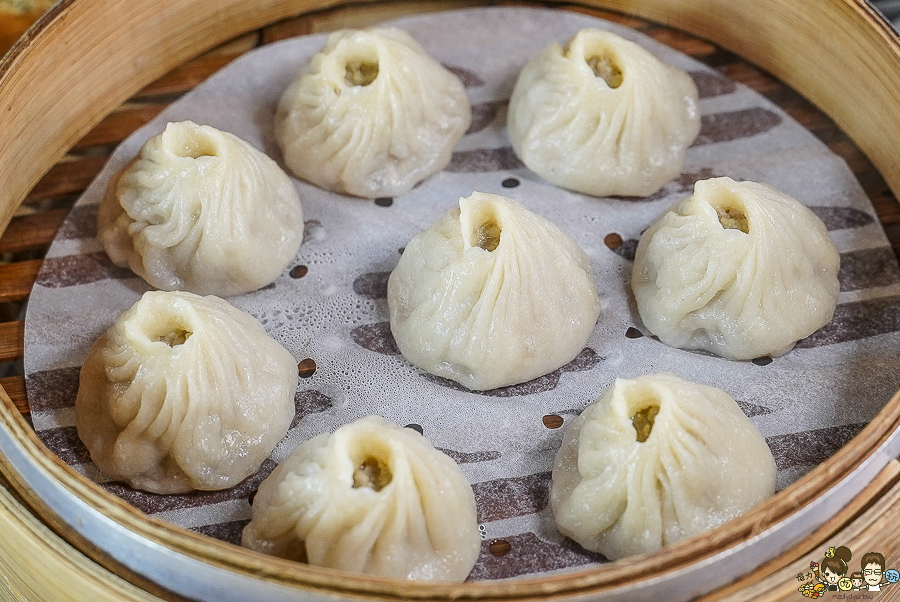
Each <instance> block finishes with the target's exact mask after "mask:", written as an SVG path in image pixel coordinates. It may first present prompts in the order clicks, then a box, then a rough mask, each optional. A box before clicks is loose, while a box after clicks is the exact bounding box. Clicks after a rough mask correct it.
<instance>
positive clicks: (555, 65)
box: [507, 29, 700, 196]
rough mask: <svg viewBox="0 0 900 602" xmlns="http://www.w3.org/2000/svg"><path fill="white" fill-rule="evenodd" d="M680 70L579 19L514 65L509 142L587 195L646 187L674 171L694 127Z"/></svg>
mask: <svg viewBox="0 0 900 602" xmlns="http://www.w3.org/2000/svg"><path fill="white" fill-rule="evenodd" d="M697 99H698V93H697V87H696V85H694V82H693V80H692V79H691V78H690V76H689V75H687V74H686V73H684V72H683V71H681V70H679V69H676V68H675V67H672V66H669V65H667V64H665V63H663V62H662V61H660V60H659V59H657V58H656V57H655V56H653V55H652V54H651V53H650V52H648V51H647V50H645V49H643V48H642V47H640V46H638V45H637V44H635V43H634V42H630V41H628V40H626V39H624V38H622V37H620V36H618V35H616V34H613V33H610V32H607V31H603V30H600V29H584V30H582V31H580V32H579V33H578V34H577V35H576V36H575V37H574V38H572V39H571V40H570V41H569V43H568V44H567V45H566V46H565V47H561V46H560V45H559V44H555V43H554V44H551V45H549V46H547V47H546V48H544V49H543V50H542V51H541V52H540V53H538V54H537V55H536V56H535V57H534V58H533V59H532V60H531V61H530V62H529V63H528V64H527V65H526V66H525V68H524V69H522V71H521V73H520V74H519V77H518V80H517V81H516V84H515V87H514V89H513V92H512V97H511V98H510V101H509V113H508V115H507V129H508V131H509V137H510V140H511V141H512V146H513V149H514V150H515V152H516V154H517V155H518V156H519V158H520V159H521V160H522V162H523V163H525V165H526V166H527V167H528V168H529V169H531V170H532V171H534V172H535V173H537V174H538V175H539V176H541V177H542V178H544V179H545V180H547V181H549V182H551V183H553V184H556V185H557V186H561V187H563V188H567V189H569V190H574V191H576V192H581V193H584V194H589V195H592V196H610V195H618V196H647V195H650V194H653V193H654V192H656V191H657V190H659V188H661V187H662V185H663V184H665V183H666V182H668V181H669V180H671V179H672V178H674V177H675V176H677V175H678V174H679V173H680V172H681V168H682V166H683V164H684V156H685V151H686V149H687V147H688V146H690V144H691V143H692V142H693V141H694V139H695V138H696V137H697V134H698V133H699V132H700V111H699V108H698V104H697V103H698V100H697Z"/></svg>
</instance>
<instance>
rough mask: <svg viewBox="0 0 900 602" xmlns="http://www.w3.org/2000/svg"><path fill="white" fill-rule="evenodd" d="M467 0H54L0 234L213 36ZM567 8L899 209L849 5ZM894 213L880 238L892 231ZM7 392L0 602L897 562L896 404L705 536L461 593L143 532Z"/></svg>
mask: <svg viewBox="0 0 900 602" xmlns="http://www.w3.org/2000/svg"><path fill="white" fill-rule="evenodd" d="M474 4H478V2H473V1H469V0H457V1H453V2H442V3H436V2H435V3H429V2H417V3H407V4H404V3H399V2H388V3H384V2H381V3H375V2H357V3H354V4H353V5H350V4H348V3H343V2H341V1H340V0H252V1H248V0H240V1H239V0H220V1H218V2H215V3H212V2H202V1H201V0H158V1H155V2H153V3H149V2H134V1H130V0H78V1H77V2H75V1H74V0H64V1H63V2H60V3H59V4H58V5H56V6H55V7H54V8H52V9H51V10H50V11H49V12H48V13H47V14H46V15H44V17H42V18H41V19H40V20H39V22H38V23H37V24H36V26H35V27H33V28H32V29H31V30H29V32H28V33H27V34H26V35H25V36H24V37H23V38H22V39H20V40H19V42H18V43H17V44H16V45H15V46H14V48H13V50H12V51H11V52H10V53H8V54H7V55H6V56H5V57H4V59H3V60H2V62H0V115H2V119H3V127H2V128H0V191H2V192H0V230H5V229H6V228H7V227H8V226H9V224H10V221H11V219H12V218H13V216H14V214H15V213H16V211H17V209H18V208H19V206H20V205H21V203H22V202H23V200H24V199H25V198H26V196H27V195H28V193H29V191H30V190H31V189H32V188H33V187H34V186H35V185H36V184H37V183H38V182H39V180H40V179H41V178H42V177H43V176H44V175H45V174H46V173H47V172H48V171H49V170H50V169H51V167H53V166H54V165H56V164H57V162H58V161H60V159H61V158H63V156H64V155H65V154H66V152H67V151H68V150H69V149H71V148H72V147H73V145H75V144H76V143H77V142H78V141H79V140H80V139H82V137H83V136H85V134H87V133H88V132H89V131H91V130H92V129H93V128H94V127H95V126H97V124H98V123H100V122H101V120H103V119H104V117H106V116H107V115H108V114H110V113H111V112H112V111H113V110H114V109H115V108H116V107H118V106H119V105H120V104H121V103H122V102H124V101H125V100H126V99H128V98H129V97H131V96H132V95H133V94H135V93H136V92H138V91H139V90H141V89H142V88H143V87H144V86H146V85H148V84H150V83H151V82H153V81H154V80H157V79H158V78H160V77H161V76H163V75H164V74H166V73H168V72H170V71H171V70H172V69H174V68H176V67H178V66H179V65H182V64H183V63H184V62H186V61H187V60H189V59H190V58H192V57H195V56H197V55H199V54H200V53H202V52H204V51H206V50H208V49H210V48H213V47H214V46H216V45H218V44H221V43H223V42H224V41H226V40H229V39H232V38H235V37H237V36H240V35H242V34H244V33H247V32H250V31H254V30H256V29H259V28H261V27H263V26H265V25H268V24H271V23H275V22H277V21H279V20H282V19H286V18H289V17H294V16H297V15H301V14H307V13H312V12H316V11H323V10H330V11H333V12H334V14H335V15H336V17H335V20H334V25H335V27H338V26H347V25H365V24H368V23H371V22H374V21H378V20H381V19H383V18H388V17H392V16H397V15H400V14H406V13H412V12H425V11H434V10H441V9H444V8H458V7H461V6H470V5H474ZM568 6H569V7H570V8H572V6H571V5H568ZM574 8H575V9H576V10H588V11H591V10H596V9H603V10H612V11H617V12H619V13H622V14H627V15H634V16H636V17H638V18H641V19H647V20H650V21H654V22H658V23H661V24H664V25H667V26H671V27H674V28H678V29H681V30H684V31H686V32H689V33H690V34H693V35H696V36H698V37H700V38H703V39H706V40H709V41H711V42H713V43H715V44H717V45H719V46H721V47H723V48H725V49H728V50H730V51H732V52H734V53H736V54H737V55H739V56H741V57H743V58H745V59H747V60H748V61H750V62H752V63H755V64H757V65H759V66H760V67H762V68H763V69H765V70H767V71H769V72H770V73H772V74H773V75H775V76H776V77H777V78H779V79H780V80H782V81H783V82H785V83H786V84H787V85H788V86H790V87H792V88H794V89H795V90H797V91H798V92H800V93H801V94H802V95H803V96H805V97H806V98H807V99H809V100H810V101H812V102H813V103H814V104H815V105H817V106H818V107H819V108H820V109H821V110H822V111H823V112H824V113H825V114H827V115H828V116H829V117H830V118H831V119H833V120H834V122H835V123H836V124H837V125H838V126H839V127H840V128H841V129H842V130H843V131H844V132H846V133H847V134H848V135H849V137H850V138H851V139H852V141H853V142H854V143H855V144H856V146H858V147H859V149H861V150H862V151H863V152H864V153H865V155H866V156H867V157H868V159H869V160H870V161H871V163H872V164H873V165H874V166H875V168H876V169H877V170H878V172H880V174H881V176H882V177H883V178H884V181H885V182H886V183H887V185H888V186H889V188H890V190H891V191H892V192H893V194H894V195H895V196H900V156H898V153H896V151H895V149H894V148H893V145H892V144H891V143H890V141H892V140H897V139H900V39H898V37H897V35H896V33H895V32H894V31H893V30H892V29H891V27H890V25H889V24H888V23H886V22H885V21H884V20H883V18H882V17H881V16H880V15H879V14H877V13H876V12H875V11H874V9H872V8H871V7H870V6H869V5H867V4H866V3H865V2H864V0H790V1H788V0H729V1H725V0H678V1H674V0H640V1H638V0H584V1H583V2H582V3H581V5H580V6H575V7H574ZM863 92H864V93H863ZM894 204H895V205H896V202H894ZM893 211H894V212H895V213H897V215H895V216H894V217H895V218H896V219H895V220H894V221H893V222H890V223H889V224H888V228H889V235H890V234H891V231H890V229H891V228H897V227H898V226H897V224H898V223H900V208H895V209H893ZM882 221H885V220H884V219H883V220H882ZM888 221H890V220H888ZM892 224H893V225H892ZM898 238H900V236H894V237H892V241H894V245H895V250H898V244H897V239H898ZM17 337H18V338H17ZM16 344H18V345H19V346H21V334H20V333H18V332H11V333H6V332H4V333H0V346H2V345H16ZM0 382H2V383H3V384H4V385H5V386H6V388H9V387H10V386H11V383H10V381H8V380H6V379H4V380H2V381H0ZM11 394H13V395H21V392H17V391H11V390H9V391H8V390H6V389H3V388H0V399H2V401H3V404H2V405H0V474H2V479H0V483H2V484H3V485H4V487H2V488H0V581H3V583H0V598H4V596H3V594H4V591H5V590H4V589H3V588H4V586H6V588H7V590H9V591H11V592H13V593H14V594H15V593H17V592H18V593H19V594H20V596H21V597H22V598H24V599H28V600H33V599H44V600H160V599H164V600H181V599H196V600H216V601H231V600H234V601H238V600H262V599H265V600H359V599H369V600H397V599H417V600H435V601H437V600H450V599H459V598H464V599H472V600H479V601H488V600H491V601H501V600H527V599H535V600H536V599H541V600H546V599H549V600H571V601H575V600H585V601H587V600H592V601H593V600H596V601H600V600H613V599H628V600H651V599H653V600H659V599H665V600H688V599H694V598H697V597H698V596H700V597H702V598H703V599H705V600H720V599H725V598H728V599H735V600H738V599H754V600H758V599H760V598H762V599H768V600H782V599H794V598H796V597H797V596H799V595H800V594H799V593H798V592H797V589H796V588H797V585H796V580H795V579H794V576H795V575H796V574H797V573H798V572H802V570H803V568H804V565H806V563H807V562H808V560H809V558H810V557H813V556H815V555H818V554H819V549H820V548H821V546H822V545H823V544H827V542H829V541H832V540H836V539H840V542H841V544H843V545H848V546H850V547H851V548H852V549H854V550H856V549H862V548H868V547H870V546H871V547H872V548H873V549H875V548H877V549H880V550H883V551H884V552H887V553H886V557H887V560H888V565H889V566H894V565H895V564H896V563H897V562H898V561H900V534H897V533H895V531H896V529H893V528H889V527H892V526H893V524H894V523H895V521H896V520H897V518H898V517H900V463H898V462H897V460H896V458H897V457H898V456H900V428H898V427H900V393H898V395H895V396H894V397H893V399H892V400H891V401H890V402H889V403H888V404H887V405H886V407H885V408H884V409H883V410H882V411H881V412H880V413H879V414H878V416H877V417H876V418H875V419H874V420H872V422H871V423H870V424H869V425H868V426H867V427H866V428H865V429H864V430H863V431H862V432H861V433H860V434H859V435H857V436H856V437H855V438H854V439H853V440H852V441H851V442H850V443H849V444H847V445H845V446H844V447H843V448H842V449H840V450H839V451H838V452H837V453H835V454H834V455H833V456H832V457H831V458H830V459H829V460H827V461H826V462H824V463H823V464H821V465H820V466H819V467H817V468H816V469H814V470H813V471H812V472H810V473H809V474H807V475H806V476H805V477H803V478H801V479H800V480H799V481H798V482H796V483H795V484H793V485H791V486H790V487H788V488H787V489H785V490H784V491H782V492H780V493H779V494H777V495H776V496H774V497H773V498H771V499H770V500H768V501H767V502H765V503H763V504H761V505H760V506H759V507H757V508H755V509H754V510H752V511H751V512H749V513H747V514H745V515H744V516H742V517H740V518H739V519H736V520H734V521H731V522H730V523H728V524H726V525H724V526H722V527H720V528H718V529H716V530H714V531H712V532H710V533H708V534H705V535H702V536H699V537H696V538H693V539H690V540H687V541H683V542H680V543H678V544H676V545H672V546H669V547H667V548H664V549H662V550H660V551H658V552H655V553H652V554H649V555H645V556H639V557H634V558H627V559H624V560H622V561H618V562H614V563H611V564H608V565H604V566H602V567H600V568H594V569H588V570H582V571H575V572H570V573H566V574H563V575H560V574H556V575H547V576H543V577H540V578H523V579H518V580H509V581H499V582H473V583H465V584H461V585H434V584H421V583H407V582H399V581H393V580H387V579H376V578H368V577H362V576H356V575H347V574H342V573H338V572H335V571H330V570H326V569H320V568H316V567H309V566H305V565H298V564H294V563H290V562H287V561H282V560H279V559H273V558H268V557H263V556H261V555H257V554H255V553H252V552H249V551H246V550H242V549H240V548H237V547H235V546H231V545H228V544H225V543H222V542H218V541H215V540H212V539H209V538H205V537H202V536H200V535H197V534H195V533H192V532H188V531H186V530H182V529H180V528H177V527H172V526H171V525H168V524H166V523H163V522H162V521H158V520H155V519H152V518H147V517H146V516H144V515H143V514H141V513H140V512H138V511H137V510H135V509H133V508H132V507H131V506H129V505H127V504H126V503H124V502H123V501H121V500H120V499H118V498H116V497H114V496H112V495H110V494H108V493H106V492H104V491H103V490H101V489H100V488H99V487H97V486H95V485H93V484H92V483H90V482H88V481H87V480H85V479H84V478H82V477H81V476H80V475H78V474H77V473H75V471H73V470H72V469H71V468H69V467H68V466H67V465H65V464H64V463H63V462H61V461H60V460H59V459H58V458H56V457H55V456H53V455H52V454H51V453H50V452H48V451H47V450H46V448H44V446H43V445H42V444H41V443H40V442H39V440H38V439H37V437H36V435H35V434H34V431H33V430H32V429H31V427H30V426H29V424H28V422H27V420H26V419H25V418H24V417H23V415H22V413H21V412H20V411H19V410H18V409H17V408H16V405H15V404H14V402H13V401H12V398H11ZM895 551H896V552H895ZM893 595H894V594H893V593H890V592H888V593H885V594H883V596H884V599H888V596H890V597H893ZM4 599H5V598H4Z"/></svg>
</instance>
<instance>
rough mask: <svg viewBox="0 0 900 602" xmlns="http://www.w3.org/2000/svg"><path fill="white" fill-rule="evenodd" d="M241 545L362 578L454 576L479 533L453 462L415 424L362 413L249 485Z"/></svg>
mask: <svg viewBox="0 0 900 602" xmlns="http://www.w3.org/2000/svg"><path fill="white" fill-rule="evenodd" d="M241 544H242V545H243V546H245V547H248V548H250V549H252V550H256V551H258V552H262V553H265V554H270V555H274V556H279V557H282V558H288V559H291V560H299V561H303V562H308V563H309V564H312V565H316V566H325V567H330V568H335V569H340V570H344V571H349V572H354V573H360V574H365V575H377V576H381V577H392V578H396V579H412V580H420V581H456V582H461V581H463V580H465V578H466V577H467V576H468V574H469V572H470V571H471V570H472V567H473V566H474V565H475V561H476V560H477V559H478V555H479V553H480V551H481V536H480V533H479V530H478V522H477V519H476V514H475V496H474V494H473V492H472V487H471V485H469V482H468V481H467V480H466V478H465V476H464V475H463V473H462V471H461V470H460V469H459V466H457V464H456V462H454V461H453V460H452V459H451V458H450V457H449V456H447V455H446V454H444V453H443V452H441V451H439V450H436V449H435V448H434V447H433V446H432V445H431V443H430V442H429V441H428V440H427V439H426V438H425V437H423V436H422V435H420V434H419V433H418V432H417V431H414V430H412V429H408V428H403V427H400V426H398V425H396V424H392V423H389V422H386V421H385V420H383V419H381V418H379V417H378V416H369V417H366V418H362V419H360V420H357V421H356V422H353V423H351V424H348V425H345V426H343V427H341V428H339V429H337V430H336V431H335V432H334V433H330V434H329V433H326V434H322V435H319V436H317V437H314V438H313V439H310V440H309V441H307V442H305V443H303V444H301V445H300V446H299V447H298V448H297V449H296V450H295V451H294V452H293V453H292V454H291V455H290V457H288V458H287V459H286V460H285V461H284V462H282V463H281V464H279V465H278V467H277V468H276V469H275V470H274V471H273V472H272V474H271V475H269V477H268V478H267V479H266V480H265V481H263V483H262V484H261V485H260V486H259V491H258V492H257V494H256V497H255V498H254V499H253V516H252V519H251V520H250V523H249V524H248V525H247V526H246V527H245V528H244V533H243V540H242V542H241Z"/></svg>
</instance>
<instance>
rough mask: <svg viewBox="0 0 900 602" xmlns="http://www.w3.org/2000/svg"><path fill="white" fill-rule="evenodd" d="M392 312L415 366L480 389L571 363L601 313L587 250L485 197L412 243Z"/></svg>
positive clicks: (391, 293)
mask: <svg viewBox="0 0 900 602" xmlns="http://www.w3.org/2000/svg"><path fill="white" fill-rule="evenodd" d="M388 307H389V309H390V317H391V332H392V333H393V335H394V338H395V340H396V341H397V345H398V347H399V348H400V351H401V352H402V353H403V355H404V357H406V359H408V360H409V361H410V362H412V363H413V364H415V365H416V366H418V367H420V368H422V369H423V370H425V371H427V372H430V373H432V374H436V375H438V376H442V377H444V378H449V379H451V380H455V381H456V382H458V383H460V384H462V385H464V386H466V387H468V388H469V389H474V390H486V389H494V388H497V387H503V386H508V385H513V384H517V383H521V382H525V381H528V380H531V379H533V378H537V377H539V376H542V375H544V374H547V373H548V372H552V371H553V370H555V369H557V368H559V367H560V366H563V365H564V364H566V363H567V362H569V361H571V360H572V359H573V358H574V357H575V356H576V355H577V354H578V353H579V352H580V351H581V350H582V349H583V348H584V345H585V343H586V342H587V339H588V337H589V336H590V335H591V333H592V331H593V329H594V325H595V324H596V322H597V316H598V315H599V313H600V302H599V299H598V297H597V289H596V287H595V285H594V277H593V272H592V269H591V266H590V263H589V260H588V258H587V255H585V253H584V251H582V250H581V248H580V247H579V246H578V244H577V243H576V242H575V241H573V240H572V239H571V238H569V236H568V235H566V234H565V233H564V232H562V230H560V229H559V228H558V227H556V225H554V224H553V223H551V222H550V221H548V220H546V219H544V218H543V217H541V216H539V215H536V214H535V213H532V212H531V211H529V210H528V209H527V208H525V207H524V206H522V205H521V204H519V203H517V202H515V201H513V200H512V199H509V198H506V197H502V196H498V195H492V194H484V193H479V192H476V193H474V194H472V196H470V197H467V198H462V199H460V200H459V209H455V210H452V211H450V212H449V213H447V215H445V216H444V217H443V218H442V219H440V220H439V221H437V222H435V223H434V224H433V225H431V226H430V227H429V228H428V229H426V230H425V231H424V232H422V233H420V234H418V235H417V236H415V237H414V238H413V239H412V240H411V241H410V242H409V244H407V245H406V248H405V250H404V251H403V255H402V256H401V258H400V261H399V262H398V264H397V267H396V268H395V269H394V271H393V272H392V273H391V276H390V278H389V279H388Z"/></svg>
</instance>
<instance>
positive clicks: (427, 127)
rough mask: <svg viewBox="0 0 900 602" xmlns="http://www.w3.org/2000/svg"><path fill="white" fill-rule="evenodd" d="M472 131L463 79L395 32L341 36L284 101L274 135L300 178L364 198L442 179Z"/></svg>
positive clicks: (328, 45) (334, 38)
mask: <svg viewBox="0 0 900 602" xmlns="http://www.w3.org/2000/svg"><path fill="white" fill-rule="evenodd" d="M470 122H471V107H470V106H469V100H468V97H467V96H466V91H465V88H464V87H463V84H462V82H461V81H460V79H459V78H458V77H457V76H456V75H454V74H453V73H451V72H450V71H449V70H447V69H446V68H444V67H443V66H442V65H441V64H439V63H438V62H437V61H435V60H434V59H433V58H431V57H430V56H429V55H428V54H427V53H426V52H425V50H424V49H423V48H422V47H421V46H420V45H419V43H418V42H416V41H415V39H413V37H412V36H410V35H409V34H408V33H406V32H405V31H403V30H401V29H396V28H375V29H369V30H341V31H337V32H334V33H333V34H331V35H330V36H329V38H328V41H327V42H326V44H325V47H324V48H323V49H322V50H321V51H320V52H319V53H318V54H316V55H315V56H314V57H313V58H312V59H311V60H310V61H309V62H308V63H307V64H306V65H304V66H303V68H301V70H300V72H299V74H298V75H297V78H296V79H295V80H294V81H293V83H291V85H290V86H289V87H288V88H287V90H286V91H285V92H284V95H283V96H282V97H281V102H280V103H279V105H278V111H277V113H276V115H275V133H276V136H277V139H278V143H279V145H280V146H281V149H282V152H283V154H284V160H285V163H286V164H287V166H288V169H289V170H290V171H291V172H292V173H293V174H294V175H296V176H297V177H300V178H303V179H304V180H307V181H309V182H312V183H313V184H315V185H317V186H319V187H321V188H325V189H327V190H333V191H336V192H340V193H345V194H350V195H354V196H359V197H365V198H377V197H385V196H396V195H399V194H403V193H405V192H408V191H409V190H411V189H412V187H413V186H415V185H416V184H417V183H418V182H420V181H421V180H424V179H425V178H427V177H428V176H430V175H432V174H435V173H437V172H439V171H440V170H441V169H443V168H444V167H445V166H446V165H447V164H448V163H449V162H450V156H451V152H452V150H453V146H454V145H455V144H456V142H457V141H458V140H459V139H460V138H461V137H462V136H463V134H464V133H465V131H466V130H467V129H468V127H469V124H470Z"/></svg>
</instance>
